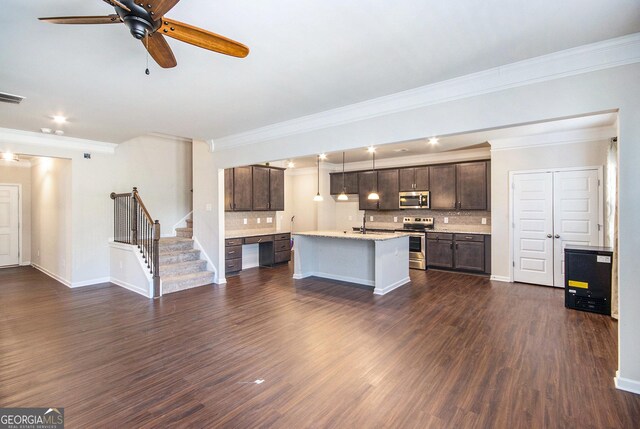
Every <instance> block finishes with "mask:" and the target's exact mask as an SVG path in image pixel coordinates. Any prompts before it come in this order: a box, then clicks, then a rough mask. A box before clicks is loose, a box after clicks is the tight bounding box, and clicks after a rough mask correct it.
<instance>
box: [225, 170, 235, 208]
mask: <svg viewBox="0 0 640 429" xmlns="http://www.w3.org/2000/svg"><path fill="white" fill-rule="evenodd" d="M224 211H226V212H230V211H233V168H226V169H225V170H224Z"/></svg>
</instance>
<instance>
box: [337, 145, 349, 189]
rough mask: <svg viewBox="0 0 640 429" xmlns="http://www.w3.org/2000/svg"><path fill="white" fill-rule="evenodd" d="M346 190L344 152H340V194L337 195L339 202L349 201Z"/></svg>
mask: <svg viewBox="0 0 640 429" xmlns="http://www.w3.org/2000/svg"><path fill="white" fill-rule="evenodd" d="M346 190H347V188H346V187H345V186H344V152H342V192H341V193H340V195H338V200H339V201H349V197H347V193H346Z"/></svg>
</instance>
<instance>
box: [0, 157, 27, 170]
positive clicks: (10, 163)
mask: <svg viewBox="0 0 640 429" xmlns="http://www.w3.org/2000/svg"><path fill="white" fill-rule="evenodd" d="M0 167H5V168H31V161H28V160H23V159H21V160H20V161H17V162H16V161H7V160H4V159H0Z"/></svg>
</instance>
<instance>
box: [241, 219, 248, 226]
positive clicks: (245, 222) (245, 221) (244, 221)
mask: <svg viewBox="0 0 640 429" xmlns="http://www.w3.org/2000/svg"><path fill="white" fill-rule="evenodd" d="M242 223H244V224H245V225H246V224H247V218H246V217H245V218H244V219H242Z"/></svg>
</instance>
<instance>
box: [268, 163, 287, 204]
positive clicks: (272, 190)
mask: <svg viewBox="0 0 640 429" xmlns="http://www.w3.org/2000/svg"><path fill="white" fill-rule="evenodd" d="M269 210H274V211H278V210H279V211H282V210H284V170H280V169H279V168H270V169H269Z"/></svg>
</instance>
